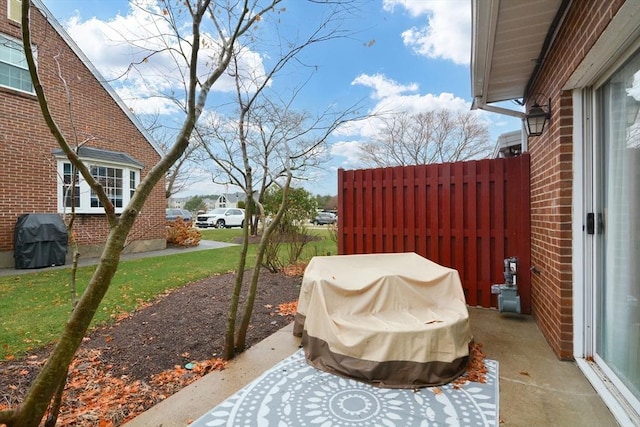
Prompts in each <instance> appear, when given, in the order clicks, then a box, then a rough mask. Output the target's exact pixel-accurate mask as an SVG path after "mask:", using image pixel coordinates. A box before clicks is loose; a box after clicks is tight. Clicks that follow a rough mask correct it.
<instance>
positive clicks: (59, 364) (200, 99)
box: [0, 0, 280, 427]
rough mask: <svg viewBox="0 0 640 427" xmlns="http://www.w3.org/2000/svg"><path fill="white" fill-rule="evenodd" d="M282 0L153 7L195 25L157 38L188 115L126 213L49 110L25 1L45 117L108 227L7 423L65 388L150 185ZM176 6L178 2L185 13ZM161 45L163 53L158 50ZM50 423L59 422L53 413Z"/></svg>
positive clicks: (41, 409)
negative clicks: (203, 55) (207, 37)
mask: <svg viewBox="0 0 640 427" xmlns="http://www.w3.org/2000/svg"><path fill="white" fill-rule="evenodd" d="M279 3H280V0H273V1H267V2H266V3H265V4H264V5H261V4H259V2H249V1H239V2H237V4H236V5H235V6H237V7H234V6H233V5H227V4H226V3H225V4H224V5H218V3H216V2H211V1H210V0H193V1H189V0H186V1H183V2H179V3H173V2H171V3H169V2H168V1H166V2H163V4H164V6H165V7H164V8H163V9H161V10H159V11H157V10H156V11H150V13H154V14H155V15H156V17H157V18H158V19H161V20H164V21H165V22H167V23H169V24H170V26H171V28H174V29H176V30H178V28H182V26H181V23H179V22H178V18H180V19H183V18H184V16H185V15H186V16H187V17H188V20H189V21H190V23H191V27H190V31H191V33H190V34H189V35H188V36H183V37H181V38H180V39H181V41H183V42H184V44H181V45H180V46H182V48H181V49H176V48H173V47H171V45H169V44H168V43H167V42H166V39H163V38H162V37H160V41H163V40H164V42H165V43H166V44H165V47H166V49H170V50H171V53H172V55H173V56H172V57H173V58H174V59H175V60H176V61H181V65H182V66H183V67H184V68H183V69H184V70H185V74H184V89H185V103H184V105H185V117H184V121H183V125H182V126H181V128H180V131H179V133H178V134H177V137H176V141H175V143H174V144H173V146H172V148H171V150H169V152H168V153H167V154H166V155H165V156H163V157H162V159H161V160H160V162H159V163H157V164H156V165H155V166H153V167H152V168H151V169H150V170H149V172H148V173H147V175H146V176H145V177H144V179H143V180H142V181H141V182H140V184H139V186H138V187H137V189H136V192H135V194H134V195H133V196H132V198H131V200H130V202H129V203H128V204H127V206H126V207H125V208H124V210H123V211H122V213H121V214H120V215H116V213H115V209H114V206H113V204H112V203H111V200H110V199H109V197H108V196H107V194H106V193H105V191H104V189H103V187H102V186H101V185H100V184H99V183H98V182H96V180H95V179H94V178H93V176H92V174H91V171H90V169H89V167H88V166H87V165H86V164H85V163H83V162H82V161H81V159H80V158H79V157H78V155H77V154H76V152H75V151H74V149H73V148H72V146H71V145H70V144H69V142H68V141H67V140H66V139H65V137H64V135H63V134H62V132H61V131H60V129H59V127H58V125H57V124H56V121H55V119H54V116H53V115H52V113H51V110H50V108H49V105H48V103H47V98H46V95H45V90H44V88H43V87H42V84H41V82H40V79H39V76H38V72H37V68H36V64H35V61H34V56H33V50H32V48H31V34H30V27H29V24H30V22H29V9H30V2H29V1H23V2H22V39H23V46H24V50H25V54H26V58H27V63H28V66H29V72H30V74H31V79H32V81H33V84H34V88H35V92H36V95H37V98H38V102H39V105H40V107H41V110H42V114H43V117H44V120H45V121H46V123H47V125H48V127H49V129H50V130H51V133H52V135H53V136H54V137H55V139H56V141H57V142H58V144H59V146H60V147H61V148H62V150H63V151H64V153H65V154H66V156H67V157H68V159H69V161H70V162H71V163H72V164H73V166H74V167H75V168H76V169H77V170H78V171H79V173H80V174H81V175H82V177H83V178H84V179H85V180H86V182H87V183H88V184H89V186H90V187H91V189H92V190H93V191H94V192H95V193H96V194H97V195H98V198H99V200H100V202H101V203H102V205H103V206H104V207H105V214H106V219H107V222H108V224H109V229H110V231H109V235H108V238H107V241H106V243H105V247H104V251H103V253H102V256H101V258H100V262H99V264H98V266H97V267H96V270H95V271H94V273H93V275H92V277H91V279H90V280H89V283H88V285H87V287H86V289H85V291H84V292H83V293H82V295H81V297H80V299H79V301H78V303H77V304H76V306H75V308H74V310H73V312H72V314H71V316H70V318H69V319H68V321H67V323H66V324H65V327H64V330H63V332H62V335H61V336H60V338H59V340H58V341H57V344H56V346H55V347H54V349H53V351H52V352H51V354H50V356H49V357H48V359H47V362H46V363H45V365H44V366H43V367H42V370H41V371H40V373H39V374H38V376H37V377H36V378H35V380H34V381H33V383H32V384H31V386H30V388H29V390H28V391H27V394H26V396H25V399H24V401H23V402H22V403H21V404H20V405H19V406H18V407H17V408H14V409H10V410H7V411H2V412H0V424H6V425H7V426H10V427H13V426H37V425H38V424H39V423H40V421H41V420H42V418H43V417H44V414H45V412H46V410H47V408H48V407H49V405H50V404H51V403H52V398H53V397H54V395H55V392H56V390H57V389H59V388H62V387H64V383H65V382H66V374H67V371H68V368H69V365H70V363H71V361H72V360H73V357H74V355H75V353H76V351H77V349H78V348H79V346H80V344H81V342H82V338H83V337H84V335H85V334H86V332H87V329H88V327H89V325H90V323H91V320H92V319H93V316H94V314H95V312H96V310H97V309H98V306H99V304H100V302H101V301H102V299H103V297H104V295H105V293H106V292H107V290H108V289H109V286H110V284H111V281H112V279H113V276H114V275H115V273H116V270H117V268H118V262H119V259H120V254H121V252H122V249H123V247H124V246H125V243H126V240H127V236H128V234H129V232H130V231H131V228H132V227H133V224H134V222H135V220H136V217H137V215H138V213H139V212H140V210H141V209H142V208H143V206H144V203H145V201H146V199H147V198H148V197H149V194H150V193H151V190H152V189H153V187H154V186H155V185H156V184H157V183H158V182H159V181H160V180H161V179H162V177H164V176H165V174H166V173H167V171H168V170H169V169H170V167H171V166H172V165H173V164H174V163H175V162H176V161H177V160H178V159H179V158H180V156H182V155H183V153H184V152H185V150H186V149H187V147H188V145H189V141H190V139H191V134H192V132H193V129H194V127H195V125H196V123H197V121H198V118H199V117H200V115H201V114H202V111H203V109H204V108H205V102H206V100H207V96H208V94H209V92H210V90H211V86H212V85H213V84H214V83H215V82H216V81H217V80H218V79H219V78H220V76H222V75H223V73H224V72H225V70H226V69H227V66H228V65H229V62H230V61H231V58H232V53H233V51H234V49H237V45H238V44H239V43H240V39H241V38H242V37H243V36H245V35H247V34H248V32H249V30H250V29H251V28H252V27H253V26H254V24H255V23H256V22H258V21H259V20H260V19H261V17H262V16H263V15H265V14H267V13H269V12H272V11H273V10H274V9H275V8H276V6H277V5H278V4H279ZM174 8H180V11H177V10H176V9H174ZM177 12H180V13H177ZM205 19H209V20H211V22H212V24H213V27H214V28H216V29H217V37H218V39H217V54H216V55H215V56H214V57H213V58H209V60H210V63H209V64H208V66H207V68H205V69H202V68H200V69H199V67H198V64H199V61H198V59H199V53H200V50H201V47H202V46H203V44H205V41H204V40H203V33H202V31H201V26H202V25H203V20H205ZM178 34H179V33H178ZM174 35H175V34H174ZM157 51H160V48H158V50H157ZM54 405H55V402H54ZM54 416H55V414H54ZM53 422H54V423H55V417H54V421H53Z"/></svg>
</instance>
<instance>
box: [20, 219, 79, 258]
mask: <svg viewBox="0 0 640 427" xmlns="http://www.w3.org/2000/svg"><path fill="white" fill-rule="evenodd" d="M13 237H14V238H13V248H14V249H13V258H14V259H15V263H16V268H18V269H23V268H42V267H50V266H52V265H64V263H65V259H66V257H67V240H68V234H67V227H66V226H65V225H64V222H63V221H62V218H61V217H60V215H58V214H24V215H20V216H19V217H18V220H17V221H16V227H15V229H14V236H13Z"/></svg>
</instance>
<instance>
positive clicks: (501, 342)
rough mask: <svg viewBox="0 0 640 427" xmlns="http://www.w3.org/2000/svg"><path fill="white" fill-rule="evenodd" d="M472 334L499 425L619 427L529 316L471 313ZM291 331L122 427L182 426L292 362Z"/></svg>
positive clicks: (277, 335) (294, 340)
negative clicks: (495, 380)
mask: <svg viewBox="0 0 640 427" xmlns="http://www.w3.org/2000/svg"><path fill="white" fill-rule="evenodd" d="M469 313H470V322H471V329H472V332H473V335H474V338H475V340H476V342H478V343H482V344H483V349H484V351H485V352H486V353H487V357H488V358H490V359H494V360H497V361H498V362H499V364H500V367H499V371H500V420H501V425H505V426H599V427H607V426H617V425H618V424H617V423H616V421H615V419H614V418H613V416H612V415H611V413H610V412H609V410H608V408H607V407H606V406H605V405H604V403H603V402H602V400H601V399H600V397H599V396H598V395H597V394H596V392H595V390H594V389H593V387H592V386H591V384H590V383H589V382H588V381H587V379H586V378H585V377H584V375H583V374H582V372H581V371H580V370H579V369H578V367H577V366H576V364H575V363H573V362H563V361H560V360H558V359H557V357H556V356H555V354H554V353H553V351H551V348H550V347H549V346H548V345H547V343H546V341H545V339H544V337H543V335H542V333H541V332H540V330H539V329H538V327H537V326H536V324H535V321H534V320H533V319H532V318H531V316H525V315H505V314H500V313H498V312H497V311H495V310H488V309H481V308H470V309H469ZM292 328H293V326H292V325H289V326H287V327H285V328H283V329H281V330H280V331H278V332H276V333H275V334H273V335H271V336H270V337H268V338H267V339H265V340H264V341H262V342H260V343H259V344H257V345H256V346H254V347H252V348H250V349H248V350H247V351H246V352H244V353H242V354H241V355H240V356H238V357H237V358H236V359H234V360H232V361H231V362H230V363H229V366H228V368H227V369H225V370H224V371H216V372H212V373H210V374H208V375H206V376H205V377H203V378H202V379H200V380H198V381H196V382H195V383H193V384H191V385H189V386H188V387H185V388H184V389H182V390H181V391H179V392H178V393H176V394H174V395H173V396H171V397H169V398H168V399H166V400H164V401H162V402H161V403H159V404H158V405H156V406H154V407H153V408H151V409H149V410H148V411H147V412H145V413H143V414H141V415H140V416H138V417H137V418H135V419H134V420H132V421H131V422H129V423H128V424H126V425H127V427H152V426H157V427H159V426H164V427H166V426H185V425H187V424H188V423H190V422H192V421H195V420H196V419H197V418H199V417H200V416H202V415H203V414H205V413H206V412H207V411H208V410H209V409H211V408H213V407H214V406H216V405H217V404H219V403H220V402H222V401H223V400H224V399H226V398H227V397H229V396H230V395H232V394H233V393H235V392H236V391H238V390H239V389H240V388H242V387H243V386H244V385H246V384H248V383H249V382H250V381H252V380H253V379H254V378H256V377H257V376H258V375H260V374H261V373H262V372H264V371H266V370H268V369H269V368H270V367H272V366H273V365H274V364H276V363H277V362H279V361H281V360H283V359H285V358H286V357H288V356H290V355H291V354H293V353H294V352H295V351H296V350H297V349H298V348H299V346H300V340H299V339H298V338H295V337H294V336H293V335H292Z"/></svg>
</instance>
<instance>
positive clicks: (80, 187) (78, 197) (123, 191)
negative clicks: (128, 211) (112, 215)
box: [54, 148, 142, 214]
mask: <svg viewBox="0 0 640 427" xmlns="http://www.w3.org/2000/svg"><path fill="white" fill-rule="evenodd" d="M78 154H79V155H80V157H81V158H82V160H83V161H84V162H85V164H87V165H88V167H89V171H90V172H91V175H92V176H93V178H94V179H95V180H96V181H97V182H98V183H99V184H100V185H102V188H103V189H104V192H105V193H106V195H107V197H108V198H109V200H110V201H111V203H112V204H113V207H114V208H115V212H116V213H121V212H122V209H123V208H124V207H125V206H126V205H127V203H129V200H130V199H131V197H133V194H134V193H135V189H136V186H137V185H138V183H139V182H140V171H141V169H142V164H141V163H139V162H138V161H136V160H135V159H133V158H132V157H130V156H129V155H127V154H124V153H118V152H113V151H104V150H98V149H95V148H82V149H81V150H79V153H78ZM54 156H55V157H56V158H57V164H58V177H59V178H58V212H60V213H70V212H71V209H72V207H73V208H74V209H75V212H76V213H80V214H83V213H85V214H103V213H104V206H103V204H102V203H101V202H100V200H99V199H98V194H97V193H96V192H95V191H93V189H91V187H89V184H88V183H87V182H86V181H85V180H84V179H83V177H82V175H81V174H80V173H79V172H78V171H77V170H76V168H75V167H74V166H73V164H72V163H71V162H70V161H69V160H68V159H67V158H66V157H64V155H63V154H62V151H61V150H56V151H54Z"/></svg>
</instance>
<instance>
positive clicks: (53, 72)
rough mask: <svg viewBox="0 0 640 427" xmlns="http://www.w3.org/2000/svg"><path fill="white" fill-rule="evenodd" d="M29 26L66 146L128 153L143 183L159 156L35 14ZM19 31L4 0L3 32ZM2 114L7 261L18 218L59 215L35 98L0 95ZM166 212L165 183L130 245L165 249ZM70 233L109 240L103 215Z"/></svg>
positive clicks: (0, 178) (0, 220) (2, 231)
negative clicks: (73, 144)
mask: <svg viewBox="0 0 640 427" xmlns="http://www.w3.org/2000/svg"><path fill="white" fill-rule="evenodd" d="M31 20H32V41H33V44H34V45H35V46H36V47H37V61H38V70H39V73H40V78H41V80H42V83H43V87H44V88H45V93H46V95H47V97H48V100H49V104H50V108H51V110H52V113H53V116H54V119H55V120H56V122H57V123H58V126H59V127H60V128H61V130H62V132H63V133H64V135H65V136H66V138H67V140H68V141H75V140H76V139H77V140H78V141H82V140H85V139H90V141H89V142H88V143H87V144H86V146H88V147H95V148H101V149H105V150H113V151H121V152H126V153H129V154H130V155H131V156H133V157H134V158H135V159H137V160H138V161H140V162H142V163H143V164H144V168H143V170H142V177H144V176H145V175H146V173H147V172H148V171H149V170H150V168H151V167H152V166H153V165H155V164H156V163H157V162H158V160H159V159H160V156H159V155H158V153H157V152H156V151H155V150H154V148H153V147H152V146H151V145H150V144H149V143H148V141H146V140H145V138H144V136H143V135H142V134H141V133H140V132H139V130H138V129H137V128H136V126H135V125H134V124H133V123H132V122H131V121H130V119H129V118H128V117H127V115H126V114H125V113H124V112H123V111H122V110H121V109H120V107H119V106H118V105H117V104H116V102H115V101H114V100H113V98H111V96H110V95H109V94H108V93H107V91H106V90H105V89H104V88H103V87H102V85H101V84H100V83H99V82H98V81H97V80H96V79H95V77H94V76H93V75H92V73H91V72H90V71H89V69H87V68H86V67H85V65H84V64H83V63H82V61H81V60H80V59H79V58H78V57H77V56H76V55H75V54H74V53H73V51H72V50H71V49H70V48H69V47H68V46H67V45H66V43H65V42H64V40H63V39H62V37H61V36H60V35H59V34H58V33H57V32H55V30H54V29H53V28H52V27H51V26H50V25H49V24H48V23H47V21H46V20H45V19H44V17H43V16H42V14H41V13H39V12H38V11H37V9H33V10H32V12H31ZM20 31H21V30H20V27H19V26H18V25H16V24H15V23H12V22H10V21H8V20H7V0H0V32H1V33H3V34H5V35H8V36H11V37H14V38H16V39H20V38H21V35H20V34H21V33H20ZM54 57H56V58H57V64H59V66H60V68H61V70H62V77H63V78H64V80H65V81H66V82H67V87H68V90H69V93H70V98H67V96H66V94H65V86H64V84H63V83H62V81H61V79H60V76H59V75H58V71H57V70H58V65H57V64H56V59H54ZM68 99H70V100H71V102H70V103H68V102H67V100H68ZM0 109H1V111H0V165H1V167H0V252H5V254H6V251H11V250H12V249H13V228H14V225H15V221H16V219H17V217H18V216H19V215H21V214H23V213H34V212H38V213H40V212H47V213H51V212H57V199H56V197H57V176H56V161H55V159H54V158H53V156H52V150H53V149H55V148H58V145H57V143H56V141H55V139H54V138H53V137H52V135H51V133H50V132H49V130H48V128H47V126H46V124H45V122H44V120H43V118H42V113H41V111H40V108H39V106H38V102H37V99H36V97H35V96H31V95H28V94H24V93H20V92H17V91H13V90H10V89H6V88H0ZM70 118H72V120H71V119H70ZM164 208H165V199H164V180H163V181H161V182H160V183H159V184H158V185H157V186H156V188H155V189H154V190H153V192H152V194H151V195H150V197H149V199H148V200H147V203H146V205H145V207H144V209H143V210H142V212H141V214H140V216H139V218H138V220H137V222H136V225H135V226H134V229H133V230H132V234H131V240H140V241H147V242H156V243H155V245H156V247H157V245H158V244H160V242H164V239H165V231H164ZM75 230H76V231H77V234H78V238H79V243H80V244H81V245H100V244H102V243H103V242H104V241H105V238H106V236H107V234H108V226H107V222H106V220H105V217H104V215H78V219H77V223H76V225H75ZM162 245H164V243H162ZM132 246H135V245H132ZM139 246H140V245H139ZM142 246H144V245H142Z"/></svg>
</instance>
